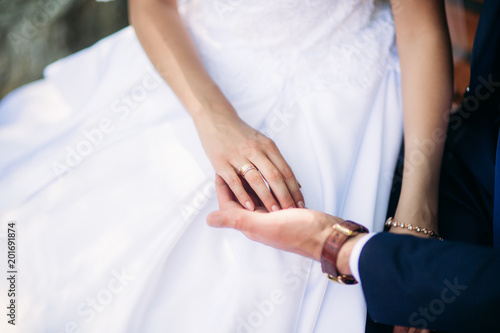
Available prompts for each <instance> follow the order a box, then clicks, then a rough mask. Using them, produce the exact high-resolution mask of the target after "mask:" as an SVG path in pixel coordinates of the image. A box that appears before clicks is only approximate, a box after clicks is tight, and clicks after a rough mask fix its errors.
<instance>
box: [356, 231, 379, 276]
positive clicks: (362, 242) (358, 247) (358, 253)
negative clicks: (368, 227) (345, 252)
mask: <svg viewBox="0 0 500 333" xmlns="http://www.w3.org/2000/svg"><path fill="white" fill-rule="evenodd" d="M376 234H377V233H376V232H372V233H369V234H368V235H365V236H363V237H361V238H360V239H359V240H358V241H357V242H356V244H355V245H354V247H353V248H352V251H351V256H350V257H349V268H350V269H351V273H352V276H354V278H355V279H356V281H358V282H359V283H361V276H359V267H358V264H359V257H360V256H361V251H362V250H363V247H364V246H365V244H366V243H367V242H368V241H369V240H370V239H371V238H372V237H373V236H375V235H376Z"/></svg>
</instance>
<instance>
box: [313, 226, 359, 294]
mask: <svg viewBox="0 0 500 333" xmlns="http://www.w3.org/2000/svg"><path fill="white" fill-rule="evenodd" d="M332 230H333V232H332V233H331V234H330V236H328V238H327V239H326V242H325V245H323V250H322V252H321V266H322V269H323V273H325V274H326V275H327V276H328V278H329V279H330V280H332V281H335V282H338V283H341V284H356V283H358V281H356V279H355V278H354V277H353V276H352V275H344V274H339V273H338V271H337V257H338V255H339V251H340V249H341V248H342V245H344V243H345V241H346V240H347V239H348V238H349V237H352V236H354V235H357V234H358V233H362V232H368V229H367V228H365V227H364V226H362V225H360V224H358V223H356V222H353V221H343V222H339V223H336V224H334V225H333V226H332Z"/></svg>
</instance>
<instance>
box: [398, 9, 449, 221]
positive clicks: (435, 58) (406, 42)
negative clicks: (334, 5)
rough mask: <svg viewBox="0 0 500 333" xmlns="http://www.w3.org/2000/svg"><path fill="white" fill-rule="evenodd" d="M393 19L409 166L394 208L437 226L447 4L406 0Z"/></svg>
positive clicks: (445, 97)
mask: <svg viewBox="0 0 500 333" xmlns="http://www.w3.org/2000/svg"><path fill="white" fill-rule="evenodd" d="M394 20H395V25H396V36H397V45H398V51H399V55H400V61H401V76H402V92H403V112H404V132H405V168H404V172H403V184H402V191H401V198H400V201H399V204H398V211H397V213H396V214H397V215H400V217H401V218H402V219H406V220H412V219H413V220H414V221H418V220H420V221H421V222H420V223H419V224H420V226H422V227H432V229H435V225H434V224H435V222H436V220H437V216H436V215H437V198H438V186H439V173H440V167H441V159H442V153H443V147H444V141H445V133H446V128H447V124H448V120H447V119H448V118H447V116H448V114H449V111H450V108H451V99H452V92H453V67H452V61H451V46H450V39H449V34H448V28H447V24H446V16H445V12H444V4H443V2H442V1H436V0H425V1H424V0H422V1H418V2H416V1H410V0H407V1H402V3H401V7H400V10H399V12H395V14H394ZM426 223H427V225H426ZM422 224H423V225H422Z"/></svg>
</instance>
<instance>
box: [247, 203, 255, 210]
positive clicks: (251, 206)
mask: <svg viewBox="0 0 500 333" xmlns="http://www.w3.org/2000/svg"><path fill="white" fill-rule="evenodd" d="M245 206H246V207H247V209H248V210H251V211H253V210H254V209H255V207H254V206H253V203H251V202H250V201H246V202H245Z"/></svg>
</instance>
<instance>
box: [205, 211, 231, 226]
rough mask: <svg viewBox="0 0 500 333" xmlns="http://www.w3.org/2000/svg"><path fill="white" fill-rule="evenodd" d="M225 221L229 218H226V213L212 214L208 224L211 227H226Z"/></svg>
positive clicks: (208, 218) (209, 216)
mask: <svg viewBox="0 0 500 333" xmlns="http://www.w3.org/2000/svg"><path fill="white" fill-rule="evenodd" d="M225 220H227V218H225V217H224V213H222V212H220V211H217V212H213V213H210V214H209V215H208V217H207V223H208V225H209V226H211V227H226V225H224V221H225Z"/></svg>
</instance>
